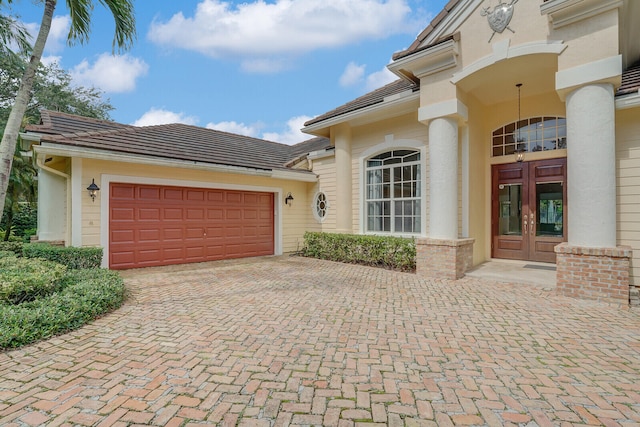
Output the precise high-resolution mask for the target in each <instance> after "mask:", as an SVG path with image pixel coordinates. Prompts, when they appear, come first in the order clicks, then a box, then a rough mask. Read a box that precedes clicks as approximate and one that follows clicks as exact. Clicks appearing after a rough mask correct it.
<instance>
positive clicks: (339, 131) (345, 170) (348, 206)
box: [332, 124, 353, 233]
mask: <svg viewBox="0 0 640 427" xmlns="http://www.w3.org/2000/svg"><path fill="white" fill-rule="evenodd" d="M332 132H335V134H334V138H333V139H334V144H335V162H336V231H337V232H339V233H352V232H353V208H352V192H353V186H352V185H351V182H352V179H353V176H352V170H351V128H350V127H349V125H346V124H345V125H338V126H336V128H335V129H332Z"/></svg>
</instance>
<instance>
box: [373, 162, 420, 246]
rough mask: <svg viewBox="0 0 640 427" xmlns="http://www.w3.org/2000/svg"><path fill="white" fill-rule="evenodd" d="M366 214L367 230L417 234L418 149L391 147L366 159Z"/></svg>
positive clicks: (418, 217) (418, 223)
mask: <svg viewBox="0 0 640 427" xmlns="http://www.w3.org/2000/svg"><path fill="white" fill-rule="evenodd" d="M365 167H366V188H365V203H366V205H365V215H366V221H365V224H366V231H367V232H370V233H392V234H419V233H420V232H421V231H422V224H421V205H422V200H421V197H420V195H421V190H420V152H419V151H416V150H393V151H388V152H386V153H382V154H378V155H376V156H374V157H371V158H369V159H368V160H367V161H366V166H365Z"/></svg>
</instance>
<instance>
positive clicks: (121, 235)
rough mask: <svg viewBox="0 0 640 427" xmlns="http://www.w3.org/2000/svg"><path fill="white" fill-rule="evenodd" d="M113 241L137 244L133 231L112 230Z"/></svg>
mask: <svg viewBox="0 0 640 427" xmlns="http://www.w3.org/2000/svg"><path fill="white" fill-rule="evenodd" d="M111 241H112V242H113V243H133V242H135V232H134V231H133V230H111Z"/></svg>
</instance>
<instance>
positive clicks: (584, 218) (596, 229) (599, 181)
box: [566, 83, 617, 247]
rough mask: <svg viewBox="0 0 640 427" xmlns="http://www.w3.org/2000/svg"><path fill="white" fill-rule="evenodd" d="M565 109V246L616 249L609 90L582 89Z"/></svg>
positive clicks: (610, 87)
mask: <svg viewBox="0 0 640 427" xmlns="http://www.w3.org/2000/svg"><path fill="white" fill-rule="evenodd" d="M566 105H567V199H568V207H567V209H568V227H569V230H568V231H569V236H568V240H569V241H568V243H569V244H570V245H574V246H588V247H616V243H617V242H616V153H615V104H614V89H613V85H611V84H609V83H604V84H590V85H586V86H582V87H580V88H578V89H575V90H574V91H572V92H571V93H570V94H569V95H567V98H566Z"/></svg>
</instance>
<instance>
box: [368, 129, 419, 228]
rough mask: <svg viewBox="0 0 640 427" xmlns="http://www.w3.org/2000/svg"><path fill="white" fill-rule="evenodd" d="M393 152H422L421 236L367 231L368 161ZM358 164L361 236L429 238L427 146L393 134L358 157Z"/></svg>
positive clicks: (386, 136)
mask: <svg viewBox="0 0 640 427" xmlns="http://www.w3.org/2000/svg"><path fill="white" fill-rule="evenodd" d="M392 150H416V151H419V152H420V168H421V170H420V176H421V182H420V201H421V203H420V211H421V212H420V221H421V227H420V228H421V230H420V233H419V234H408V233H382V232H370V231H366V230H367V227H366V223H365V222H366V219H367V213H366V180H367V160H368V159H370V158H371V157H373V156H377V155H378V154H381V153H385V152H387V151H392ZM358 164H359V165H360V185H359V187H360V188H359V193H360V202H359V205H360V218H359V223H360V234H367V235H384V236H397V237H427V230H426V229H427V226H428V224H427V203H428V201H427V182H426V173H427V171H428V169H427V145H426V144H425V143H423V142H422V141H418V140H415V139H395V138H394V136H393V134H390V135H385V141H384V142H383V143H380V144H378V145H375V146H373V147H370V148H368V149H367V150H365V151H363V152H362V154H361V155H360V157H358Z"/></svg>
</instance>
